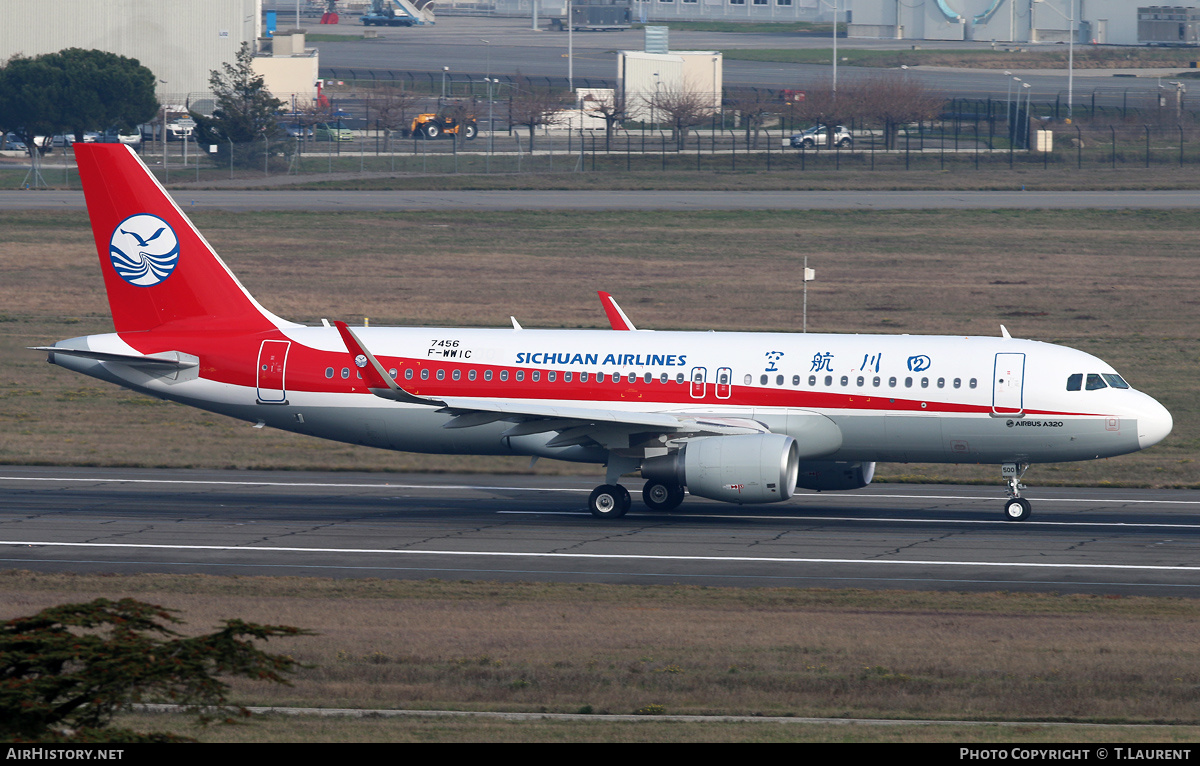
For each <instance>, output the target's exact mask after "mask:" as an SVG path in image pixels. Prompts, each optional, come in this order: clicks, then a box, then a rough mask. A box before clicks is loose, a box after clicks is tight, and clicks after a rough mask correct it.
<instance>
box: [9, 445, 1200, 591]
mask: <svg viewBox="0 0 1200 766" xmlns="http://www.w3.org/2000/svg"><path fill="white" fill-rule="evenodd" d="M1030 478H1031V482H1030V483H1031V484H1034V483H1036V477H1034V476H1032V475H1031V477H1030ZM595 483H596V480H595V479H593V478H587V477H527V476H521V477H506V476H490V475H470V476H467V475H461V476H430V475H401V474H348V473H301V472H249V471H185V470H133V469H92V468H53V467H51V468H39V467H30V468H26V467H0V568H11V569H29V570H37V571H72V572H144V571H154V572H172V573H207V574H239V575H302V576H318V577H384V578H412V579H426V578H441V579H459V578H466V579H472V580H510V581H511V580H527V581H528V580H540V581H557V582H610V583H640V584H652V583H690V584H703V585H731V586H797V587H831V588H843V587H863V588H905V589H939V590H969V591H983V590H1012V591H1041V592H1064V593H1066V592H1072V593H1074V592H1083V593H1116V594H1139V595H1161V596H1184V597H1197V596H1200V495H1197V494H1196V493H1194V492H1188V491H1178V490H1175V491H1172V490H1125V489H1075V488H1037V487H1034V488H1033V489H1032V490H1030V491H1028V492H1027V493H1026V495H1027V496H1028V497H1030V498H1031V499H1032V500H1033V503H1034V515H1033V518H1032V519H1031V520H1029V521H1026V522H1021V523H1014V522H1006V521H1004V520H1002V518H1001V513H1000V509H1001V500H1002V497H1003V493H1002V490H1001V486H1000V482H999V480H998V481H997V484H996V486H994V487H981V486H949V485H945V486H943V485H939V486H916V485H872V486H871V487H868V488H867V489H865V490H860V491H858V492H854V493H824V494H820V495H817V494H812V493H808V494H804V495H801V496H799V497H797V498H794V499H793V500H791V501H789V502H787V503H782V504H777V505H763V506H746V507H740V508H739V507H737V506H733V505H727V504H723V503H716V502H712V501H707V500H703V499H698V498H691V497H689V498H688V500H687V501H686V502H685V503H684V505H683V506H682V507H681V508H680V509H679V510H678V511H676V512H674V513H670V514H661V513H652V512H650V511H648V510H646V509H645V508H644V507H643V506H642V505H641V502H640V499H641V498H640V495H639V493H637V492H636V491H635V492H634V493H633V495H634V509H633V511H631V512H630V513H629V515H627V516H626V517H625V518H623V519H619V520H606V521H601V520H597V519H594V518H592V517H591V515H590V514H588V512H587V508H586V506H587V497H588V492H589V491H590V490H591V489H592V487H593V486H594V484H595ZM629 486H630V487H631V488H635V487H637V486H638V485H637V484H636V483H635V482H633V481H631V482H630V483H629Z"/></svg>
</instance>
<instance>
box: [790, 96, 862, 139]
mask: <svg viewBox="0 0 1200 766" xmlns="http://www.w3.org/2000/svg"><path fill="white" fill-rule="evenodd" d="M788 108H789V111H790V113H791V114H792V116H793V117H795V118H797V119H798V120H800V121H808V122H812V123H816V124H817V125H826V126H828V127H829V128H830V129H829V130H826V131H825V134H826V138H825V140H826V141H827V146H828V147H829V148H831V149H832V148H833V143H834V140H835V139H834V136H835V135H836V131H835V130H833V128H834V127H836V126H837V125H840V124H842V123H844V122H847V121H848V118H850V117H852V116H854V114H855V98H854V94H853V93H851V92H850V91H849V89H848V88H846V87H845V86H843V89H842V90H840V91H835V90H833V88H831V87H829V86H824V87H816V88H805V90H804V98H803V99H798V100H795V101H793V102H792V103H791V104H789V105H788Z"/></svg>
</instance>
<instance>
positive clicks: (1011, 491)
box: [1000, 463, 1033, 521]
mask: <svg viewBox="0 0 1200 766" xmlns="http://www.w3.org/2000/svg"><path fill="white" fill-rule="evenodd" d="M1028 470H1029V463H1005V464H1004V465H1002V466H1001V467H1000V474H1001V475H1002V476H1004V477H1005V478H1006V479H1007V480H1008V500H1007V501H1005V503H1004V518H1005V519H1007V520H1009V521H1024V520H1025V519H1028V518H1029V514H1030V513H1032V512H1033V505H1031V504H1030V502H1029V501H1028V500H1026V499H1025V498H1023V497H1021V490H1023V489H1025V485H1024V484H1022V483H1021V478H1022V477H1023V476H1024V475H1025V472H1026V471H1028Z"/></svg>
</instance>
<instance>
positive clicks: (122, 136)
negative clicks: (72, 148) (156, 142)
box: [85, 128, 142, 146]
mask: <svg viewBox="0 0 1200 766" xmlns="http://www.w3.org/2000/svg"><path fill="white" fill-rule="evenodd" d="M85 140H86V138H85ZM96 141H97V142H99V143H102V144H129V145H130V146H139V145H140V144H141V143H142V134H141V133H140V132H139V131H136V130H128V129H126V128H109V129H108V130H106V131H104V132H103V133H101V134H100V135H99V136H98V137H97V138H96Z"/></svg>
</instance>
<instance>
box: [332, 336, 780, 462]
mask: <svg viewBox="0 0 1200 766" xmlns="http://www.w3.org/2000/svg"><path fill="white" fill-rule="evenodd" d="M334 325H335V326H336V327H337V329H338V332H339V333H341V335H342V340H343V341H345V343H346V349H347V350H348V351H349V352H350V353H352V354H355V361H354V363H355V365H356V366H357V367H358V368H359V369H360V370H362V372H363V376H364V380H366V382H367V389H368V390H369V391H370V392H371V393H373V394H375V395H376V396H379V397H382V398H384V399H390V400H392V401H398V402H405V403H408V404H423V405H426V406H430V407H437V408H438V411H439V412H443V413H446V414H448V415H453V416H454V417H453V418H452V419H451V420H449V421H448V422H447V423H446V424H445V425H444V426H443V428H473V427H476V426H481V425H486V424H488V423H495V422H497V421H509V422H512V423H513V425H512V426H511V427H510V428H508V429H507V430H506V431H505V432H504V434H503V435H504V436H522V435H528V434H536V433H548V432H551V431H556V432H558V436H557V437H555V438H554V439H552V440H551V441H550V442H549V443H548V446H551V447H564V446H569V445H572V444H583V443H586V442H589V441H592V442H595V443H597V444H600V445H601V446H603V447H606V448H610V449H612V448H618V447H622V446H626V447H627V446H629V441H630V440H629V437H630V436H631V435H633V434H639V435H643V436H645V437H653V436H658V435H662V436H667V437H668V439H681V438H690V437H696V436H715V435H726V434H747V433H765V432H767V431H768V429H767V428H766V427H765V426H763V425H762V424H761V423H759V422H758V421H755V420H750V419H748V418H737V417H730V418H725V417H714V416H706V415H695V414H690V413H668V412H629V411H626V410H609V409H604V408H600V407H572V406H569V405H565V406H564V405H557V404H543V403H540V402H530V401H513V400H507V399H489V398H482V397H444V398H441V399H434V398H432V397H422V396H416V395H414V394H410V393H408V392H407V391H405V390H404V389H403V388H401V387H400V386H399V385H398V384H397V383H396V381H395V380H393V379H392V376H391V375H389V374H388V373H387V371H386V370H385V369H384V367H383V365H382V364H380V363H379V360H377V359H376V358H375V356H374V355H373V354H372V353H371V352H370V351H369V350H367V347H366V346H365V345H363V343H362V341H361V340H359V338H358V336H357V335H355V333H354V331H353V330H351V329H350V328H349V327H348V326H347V325H346V323H345V322H335V323H334Z"/></svg>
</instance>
